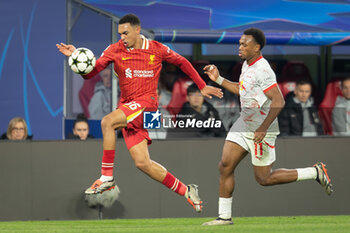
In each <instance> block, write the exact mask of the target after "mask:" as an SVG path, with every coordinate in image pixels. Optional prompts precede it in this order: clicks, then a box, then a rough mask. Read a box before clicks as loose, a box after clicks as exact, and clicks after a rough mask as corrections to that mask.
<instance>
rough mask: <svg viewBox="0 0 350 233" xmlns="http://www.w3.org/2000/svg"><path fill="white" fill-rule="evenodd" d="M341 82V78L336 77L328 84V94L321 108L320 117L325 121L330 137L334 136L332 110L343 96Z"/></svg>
mask: <svg viewBox="0 0 350 233" xmlns="http://www.w3.org/2000/svg"><path fill="white" fill-rule="evenodd" d="M340 80H341V78H340V77H335V78H332V81H331V82H330V83H328V84H327V87H326V92H325V95H324V98H323V100H322V103H321V104H320V108H319V115H320V118H321V120H322V121H323V127H324V130H325V133H326V134H328V135H333V129H332V110H333V108H334V105H335V101H336V99H337V97H338V96H339V95H340V96H342V92H341V89H340Z"/></svg>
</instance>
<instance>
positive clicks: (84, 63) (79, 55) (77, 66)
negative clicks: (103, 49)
mask: <svg viewBox="0 0 350 233" xmlns="http://www.w3.org/2000/svg"><path fill="white" fill-rule="evenodd" d="M68 64H69V67H70V68H71V69H72V70H73V72H74V73H77V74H81V75H85V74H88V73H90V72H91V71H92V70H93V69H94V67H95V64H96V58H95V55H94V53H93V52H92V51H91V50H90V49H87V48H78V49H76V50H74V52H73V53H72V55H71V56H70V57H69V59H68Z"/></svg>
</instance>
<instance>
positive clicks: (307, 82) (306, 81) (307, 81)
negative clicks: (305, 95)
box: [295, 79, 312, 87]
mask: <svg viewBox="0 0 350 233" xmlns="http://www.w3.org/2000/svg"><path fill="white" fill-rule="evenodd" d="M306 84H307V85H310V86H311V87H312V83H311V82H310V81H309V80H306V79H300V80H298V81H297V82H296V84H295V85H296V86H299V85H306Z"/></svg>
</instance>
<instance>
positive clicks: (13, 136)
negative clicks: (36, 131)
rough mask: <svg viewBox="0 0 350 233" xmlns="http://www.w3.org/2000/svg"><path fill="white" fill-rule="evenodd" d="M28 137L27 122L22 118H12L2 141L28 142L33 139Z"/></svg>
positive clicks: (30, 136)
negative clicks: (27, 140)
mask: <svg viewBox="0 0 350 233" xmlns="http://www.w3.org/2000/svg"><path fill="white" fill-rule="evenodd" d="M32 137H33V136H32V135H29V136H28V128H27V124H26V122H25V120H24V119H23V118H21V117H15V118H12V119H11V120H10V122H9V124H8V128H7V132H6V133H4V134H3V135H2V136H1V139H8V140H26V139H32Z"/></svg>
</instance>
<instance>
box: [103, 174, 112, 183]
mask: <svg viewBox="0 0 350 233" xmlns="http://www.w3.org/2000/svg"><path fill="white" fill-rule="evenodd" d="M100 180H101V181H102V182H106V181H111V180H113V176H104V175H101V177H100Z"/></svg>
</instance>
